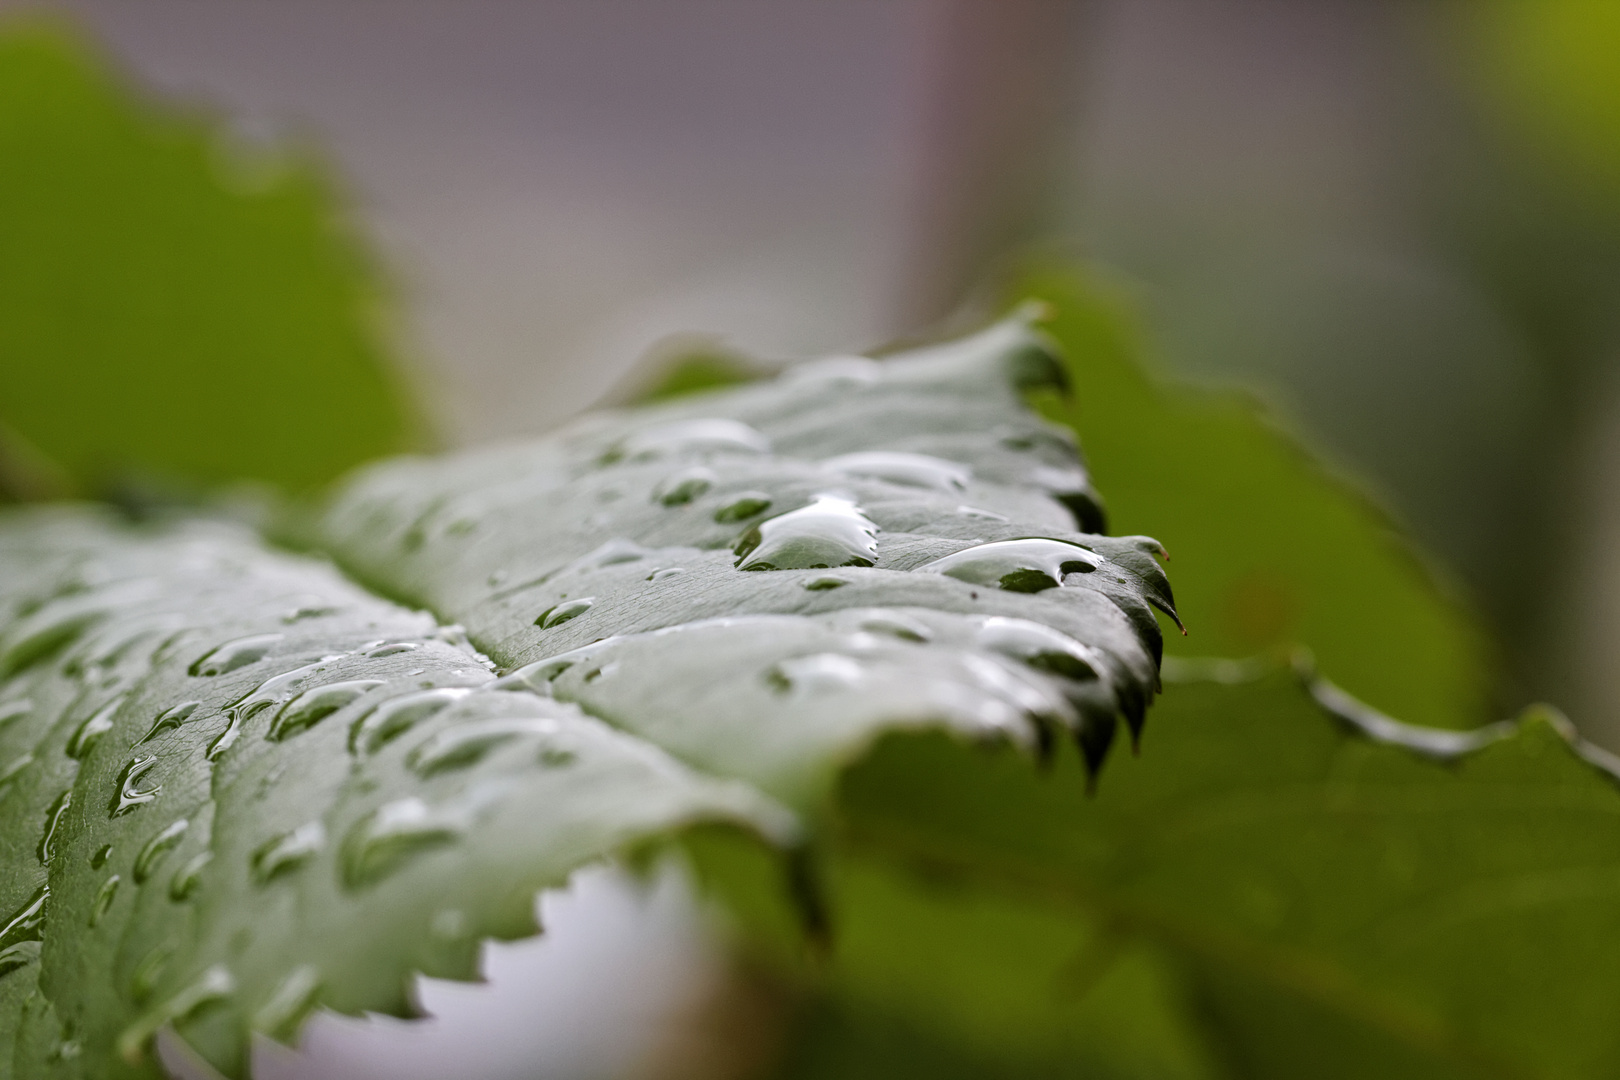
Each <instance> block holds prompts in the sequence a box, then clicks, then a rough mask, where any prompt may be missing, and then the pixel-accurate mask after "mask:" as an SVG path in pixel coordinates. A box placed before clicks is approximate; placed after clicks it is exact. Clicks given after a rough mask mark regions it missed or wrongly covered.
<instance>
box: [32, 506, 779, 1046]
mask: <svg viewBox="0 0 1620 1080" xmlns="http://www.w3.org/2000/svg"><path fill="white" fill-rule="evenodd" d="M0 612H3V622H4V628H3V630H0V668H4V669H5V670H6V671H7V673H8V677H7V679H6V680H5V682H4V683H3V685H0V701H3V702H4V712H3V713H0V715H5V716H7V717H8V719H7V721H6V722H5V723H4V724H3V726H0V762H4V763H5V765H4V771H5V780H4V789H3V791H0V860H3V862H0V865H3V866H4V873H3V874H0V913H3V914H0V918H3V919H4V923H3V927H0V1060H3V1061H5V1062H6V1066H7V1068H6V1071H7V1073H8V1075H19V1076H38V1075H50V1074H57V1073H59V1074H61V1075H64V1076H79V1075H84V1076H111V1075H151V1074H152V1073H153V1070H154V1069H155V1065H153V1064H152V1062H151V1059H150V1057H149V1055H148V1052H147V1047H148V1043H149V1040H150V1039H151V1037H152V1035H153V1033H154V1032H155V1031H156V1030H157V1028H158V1027H160V1026H162V1025H164V1024H170V1023H172V1024H174V1025H175V1026H176V1027H177V1029H178V1031H179V1032H180V1034H181V1036H182V1037H183V1038H184V1039H185V1040H186V1041H188V1042H189V1043H191V1044H192V1045H193V1046H194V1047H196V1048H197V1049H199V1050H200V1051H201V1052H202V1053H204V1054H205V1055H206V1056H207V1057H208V1058H209V1059H211V1060H212V1061H214V1062H215V1063H216V1064H217V1065H219V1066H220V1067H221V1068H222V1069H224V1070H226V1071H227V1072H230V1073H232V1074H235V1075H240V1073H241V1071H242V1068H243V1066H244V1064H245V1054H246V1048H247V1040H248V1035H249V1032H250V1031H254V1030H257V1031H262V1032H265V1033H267V1034H270V1035H272V1036H274V1037H277V1038H290V1037H291V1036H293V1035H294V1034H295V1033H296V1031H297V1028H298V1026H299V1024H300V1023H301V1022H302V1020H303V1018H304V1016H305V1015H307V1013H308V1012H309V1011H310V1010H312V1009H314V1008H316V1007H317V1006H322V1005H325V1006H328V1007H332V1008H336V1009H341V1010H345V1011H349V1012H357V1011H361V1010H374V1011H385V1012H393V1013H400V1014H406V1013H408V1012H409V1011H410V1010H409V1003H408V1000H407V998H406V991H407V987H408V982H409V976H410V975H411V973H413V972H416V971H422V972H427V973H433V974H438V975H443V976H447V977H452V978H470V977H473V976H474V975H475V974H476V971H477V949H478V943H479V941H480V940H481V939H483V938H485V937H490V936H494V937H502V938H510V937H517V936H523V935H527V934H531V933H534V932H535V931H536V929H537V928H536V926H535V924H534V914H533V912H534V906H533V897H534V894H535V892H536V891H537V890H538V889H540V888H544V887H548V886H554V885H558V884H561V883H562V882H563V881H565V880H566V878H567V875H568V874H569V873H570V872H571V871H572V870H573V869H575V868H577V867H579V866H580V865H582V864H584V863H587V862H589V861H591V860H594V859H600V858H603V857H606V856H610V855H614V854H620V853H624V852H626V851H627V850H630V849H633V848H635V847H637V846H638V845H641V844H644V843H647V842H650V841H652V840H654V839H656V838H658V837H660V836H664V835H666V834H669V833H671V832H674V831H679V830H681V829H683V828H685V827H687V826H689V825H692V824H694V823H698V822H704V821H714V822H728V823H731V824H734V825H736V826H738V827H740V828H742V829H745V830H753V831H754V832H756V833H759V834H761V835H763V836H765V837H767V838H769V841H770V842H775V843H788V842H790V841H791V840H792V838H793V835H794V830H795V829H796V828H797V826H796V824H795V823H794V821H793V819H792V817H791V816H790V815H789V814H788V813H787V811H785V810H783V809H782V808H780V807H778V806H775V805H774V804H772V803H771V802H770V801H769V800H768V799H766V798H765V797H763V796H761V795H759V794H758V793H757V792H755V791H754V790H752V789H750V788H748V787H746V786H745V785H742V784H739V783H735V782H728V781H724V780H720V779H715V778H708V777H703V776H700V775H699V774H697V773H694V772H693V771H691V770H690V769H688V768H686V767H684V766H682V765H680V764H679V763H677V762H676V761H675V760H673V759H672V758H670V757H669V756H668V755H667V754H665V753H663V752H661V751H659V750H657V749H656V748H655V747H653V746H651V745H649V744H647V743H645V742H641V741H639V740H635V739H632V738H628V737H626V736H625V735H623V734H620V733H618V732H615V731H613V730H611V729H610V728H608V727H607V726H606V725H604V724H602V723H601V722H600V721H597V720H594V719H592V718H589V717H587V716H585V715H584V714H582V713H581V712H580V710H579V709H578V708H576V707H574V706H569V705H564V704H562V703H560V702H557V701H555V700H550V699H546V698H542V697H539V696H537V695H534V694H531V693H526V692H523V691H521V690H513V689H511V688H509V687H502V688H497V686H496V678H495V675H494V674H493V673H492V672H491V671H490V670H489V665H488V662H487V661H486V660H484V659H483V658H482V657H481V656H479V655H478V654H477V653H475V652H474V651H473V650H472V649H471V648H470V647H468V646H467V645H466V644H465V641H464V639H462V638H461V637H460V636H459V631H455V630H450V629H446V628H441V627H440V626H439V625H438V624H437V623H436V622H434V620H433V619H432V618H431V617H428V616H425V615H423V614H421V613H419V612H413V611H408V610H405V609H403V608H400V607H398V606H396V605H393V604H391V603H388V602H387V601H383V600H379V599H377V598H376V597H374V596H371V595H369V594H367V593H365V592H364V591H362V590H360V589H358V588H356V587H355V586H353V585H351V584H350V583H348V582H346V581H345V580H343V579H342V578H341V577H340V576H339V575H337V574H336V573H334V572H333V571H332V569H331V568H330V567H329V566H327V565H325V564H323V563H320V562H318V561H313V560H308V559H304V558H297V557H290V556H287V555H285V554H277V553H274V552H272V551H270V550H268V549H266V548H265V547H264V546H262V544H261V543H259V542H258V541H257V540H256V539H255V538H253V537H252V536H250V535H248V534H246V533H245V532H243V531H242V530H241V529H239V528H237V527H233V526H229V525H224V524H211V523H206V522H190V523H186V522H180V523H173V524H151V525H144V526H134V525H129V524H127V523H122V522H119V521H118V520H116V519H115V518H113V517H111V516H109V515H107V514H104V513H100V512H97V511H95V510H91V509H86V508H61V509H59V510H50V511H46V510H38V511H32V512H22V511H13V512H10V513H9V514H6V515H4V516H0ZM42 641H45V642H48V644H45V645H42V644H40V642H42ZM475 733H476V735H475ZM497 736H498V737H497ZM64 1047H69V1048H70V1051H64V1049H63V1048H64Z"/></svg>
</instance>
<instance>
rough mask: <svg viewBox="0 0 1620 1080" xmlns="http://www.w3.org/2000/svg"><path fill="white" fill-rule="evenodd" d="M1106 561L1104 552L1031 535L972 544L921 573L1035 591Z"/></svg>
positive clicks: (922, 570) (1050, 586) (1091, 569)
mask: <svg viewBox="0 0 1620 1080" xmlns="http://www.w3.org/2000/svg"><path fill="white" fill-rule="evenodd" d="M1102 563H1103V559H1102V557H1101V556H1100V555H1097V554H1095V553H1093V552H1090V551H1087V550H1086V549H1085V548H1083V547H1080V546H1079V545H1077V544H1069V543H1065V542H1064V541H1062V540H1048V539H1046V538H1044V537H1031V538H1028V539H1024V540H997V541H996V542H994V543H990V544H980V545H978V546H977V547H970V548H968V549H966V550H964V551H958V552H957V553H956V554H954V555H947V556H945V557H944V558H943V559H935V560H934V561H933V562H931V563H928V564H926V565H924V566H919V567H917V572H918V573H920V574H944V575H945V576H946V577H953V578H956V579H957V580H959V581H966V582H970V583H972V584H974V585H993V586H995V587H997V588H1001V589H1007V590H1009V591H1011V592H1031V593H1032V592H1040V591H1042V590H1043V589H1053V588H1056V587H1057V586H1059V585H1061V584H1062V583H1063V576H1064V575H1065V574H1089V573H1091V572H1092V571H1093V570H1095V569H1097V567H1099V566H1101V565H1102Z"/></svg>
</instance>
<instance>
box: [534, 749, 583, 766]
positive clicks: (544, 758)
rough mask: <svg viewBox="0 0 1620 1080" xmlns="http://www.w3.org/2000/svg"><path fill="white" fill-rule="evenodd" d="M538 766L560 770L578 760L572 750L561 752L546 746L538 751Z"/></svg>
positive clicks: (561, 750)
mask: <svg viewBox="0 0 1620 1080" xmlns="http://www.w3.org/2000/svg"><path fill="white" fill-rule="evenodd" d="M539 760H540V764H541V765H542V766H543V767H544V768H547V769H561V768H565V767H566V766H569V765H572V764H573V763H574V762H576V761H578V760H579V756H578V755H577V754H575V753H574V752H573V751H572V750H563V749H559V748H558V747H555V746H548V747H546V748H545V749H544V750H541V751H540V759H539Z"/></svg>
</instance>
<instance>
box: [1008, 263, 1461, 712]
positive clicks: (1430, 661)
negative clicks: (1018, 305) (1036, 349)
mask: <svg viewBox="0 0 1620 1080" xmlns="http://www.w3.org/2000/svg"><path fill="white" fill-rule="evenodd" d="M1017 295H1018V296H1020V297H1023V296H1031V295H1032V296H1037V297H1040V298H1041V299H1044V300H1046V301H1047V302H1048V303H1050V304H1051V305H1052V308H1053V319H1052V321H1051V322H1050V323H1049V324H1048V325H1047V330H1048V331H1049V332H1050V333H1051V334H1052V335H1053V336H1054V337H1055V338H1057V339H1058V340H1059V341H1060V342H1061V343H1062V344H1063V346H1064V350H1065V352H1066V353H1067V354H1068V358H1069V364H1070V368H1071V373H1072V376H1073V382H1074V385H1075V388H1076V391H1075V394H1074V396H1073V398H1072V399H1071V400H1068V401H1065V400H1063V399H1059V398H1057V397H1050V398H1048V399H1046V400H1045V411H1046V412H1047V415H1048V416H1050V417H1051V418H1053V419H1057V420H1061V421H1063V422H1065V423H1067V424H1069V425H1070V426H1072V427H1073V428H1074V429H1075V431H1076V432H1077V433H1078V434H1079V436H1080V439H1081V445H1082V446H1083V447H1084V448H1085V451H1086V455H1087V458H1088V461H1089V462H1090V463H1091V465H1092V472H1093V474H1094V475H1095V476H1096V478H1097V486H1098V488H1099V489H1100V490H1101V491H1102V492H1103V493H1104V495H1105V496H1106V498H1107V500H1108V508H1109V520H1110V525H1111V527H1112V528H1113V529H1114V531H1116V532H1119V533H1126V534H1129V533H1136V532H1142V533H1147V534H1149V535H1153V536H1156V537H1158V538H1159V539H1160V540H1161V541H1162V542H1163V543H1164V544H1165V546H1166V547H1167V548H1168V549H1169V551H1170V553H1171V555H1172V556H1173V558H1174V563H1173V564H1172V565H1173V568H1174V571H1175V582H1176V595H1177V597H1178V599H1179V600H1180V602H1181V608H1182V612H1183V614H1184V615H1185V617H1186V619H1187V623H1188V627H1189V630H1190V636H1188V637H1186V638H1182V637H1180V636H1178V635H1175V634H1172V635H1170V636H1169V638H1168V639H1167V641H1166V648H1167V651H1168V652H1169V653H1170V654H1171V655H1175V654H1177V653H1180V654H1181V655H1195V656H1196V655H1203V656H1211V655H1222V656H1248V655H1251V654H1254V653H1258V652H1262V651H1265V650H1269V649H1276V648H1279V647H1290V646H1292V645H1295V644H1304V645H1307V646H1309V647H1310V648H1311V649H1312V650H1313V651H1314V652H1315V654H1316V656H1317V659H1318V662H1319V663H1320V665H1321V667H1322V670H1323V671H1324V672H1325V673H1326V674H1327V675H1328V676H1329V677H1331V678H1333V679H1334V680H1336V681H1338V682H1339V683H1341V684H1342V685H1344V686H1346V687H1347V688H1349V689H1350V690H1351V691H1352V692H1353V693H1355V694H1356V695H1357V696H1358V697H1361V698H1362V699H1364V700H1366V701H1368V702H1369V703H1371V704H1373V705H1375V706H1376V707H1378V708H1380V709H1382V710H1385V711H1387V712H1389V713H1391V714H1393V715H1395V716H1399V717H1401V718H1402V719H1403V720H1408V721H1410V722H1412V723H1420V724H1429V725H1434V726H1438V727H1471V726H1473V725H1475V724H1478V723H1480V722H1482V721H1484V720H1486V719H1489V718H1490V717H1489V716H1488V715H1487V713H1486V704H1487V695H1488V694H1489V693H1490V679H1489V677H1488V658H1489V652H1488V648H1489V647H1488V643H1487V641H1486V638H1485V636H1484V634H1483V633H1482V631H1481V630H1480V629H1479V628H1478V626H1477V625H1476V623H1475V622H1474V621H1473V619H1472V618H1471V617H1470V615H1469V614H1468V612H1466V611H1465V610H1464V608H1463V607H1462V606H1461V605H1460V604H1459V603H1458V602H1457V601H1456V600H1455V599H1454V598H1453V597H1452V596H1450V595H1449V594H1448V593H1447V592H1446V591H1445V590H1444V589H1443V588H1442V587H1441V585H1440V584H1439V583H1438V581H1437V579H1436V577H1435V575H1434V573H1433V572H1432V571H1431V569H1430V568H1429V567H1427V566H1425V565H1424V564H1423V562H1422V561H1420V559H1419V558H1418V556H1417V555H1416V554H1415V553H1414V550H1413V549H1412V548H1411V547H1410V546H1409V543H1408V542H1407V541H1406V540H1405V539H1404V538H1402V537H1401V536H1400V535H1399V534H1398V533H1397V531H1396V528H1395V526H1394V525H1393V523H1392V522H1391V521H1390V519H1389V518H1388V517H1387V516H1386V515H1385V514H1384V513H1383V512H1382V511H1381V510H1379V509H1378V507H1376V506H1375V505H1374V504H1373V503H1372V502H1371V501H1370V500H1368V499H1367V498H1365V497H1363V496H1362V495H1361V494H1360V493H1359V492H1358V491H1356V490H1355V489H1354V488H1352V487H1351V486H1349V485H1348V484H1347V483H1345V482H1343V481H1341V480H1339V479H1337V478H1335V477H1333V476H1331V475H1330V474H1329V473H1328V471H1327V470H1326V469H1325V468H1324V466H1323V465H1322V464H1321V463H1320V462H1319V461H1317V460H1316V459H1314V458H1312V457H1311V456H1310V455H1309V454H1308V453H1306V452H1305V451H1304V450H1303V449H1302V448H1301V447H1300V446H1299V445H1298V444H1297V443H1295V442H1294V441H1293V440H1292V439H1291V438H1289V437H1288V436H1287V435H1285V434H1284V433H1283V432H1282V431H1281V430H1280V429H1278V428H1276V427H1274V426H1272V425H1271V424H1270V423H1268V422H1267V421H1266V419H1265V417H1264V414H1263V412H1262V411H1261V410H1260V409H1259V408H1258V407H1257V405H1256V404H1254V403H1253V402H1251V401H1249V400H1246V399H1244V398H1241V397H1238V396H1235V395H1222V394H1214V393H1206V392H1200V391H1194V390H1192V389H1190V388H1178V387H1174V386H1170V385H1158V384H1156V382H1155V380H1154V379H1153V377H1152V376H1151V374H1150V373H1149V372H1148V371H1147V369H1146V368H1145V367H1144V366H1143V363H1142V352H1143V348H1142V345H1141V343H1140V338H1139V335H1138V334H1137V332H1136V329H1135V327H1134V324H1133V322H1132V320H1131V319H1130V317H1129V315H1128V307H1127V306H1126V304H1125V303H1124V302H1123V300H1122V298H1121V297H1120V296H1119V295H1118V294H1117V293H1116V292H1114V291H1111V290H1110V289H1109V288H1108V287H1107V286H1106V285H1105V284H1103V283H1102V282H1100V281H1099V280H1098V279H1096V278H1095V277H1091V276H1088V275H1086V274H1085V273H1083V272H1081V271H1079V270H1077V269H1075V268H1073V267H1062V266H1055V265H1054V266H1047V267H1046V268H1044V269H1037V270H1033V271H1031V272H1030V273H1029V274H1028V275H1027V276H1026V277H1025V278H1024V279H1023V280H1022V281H1020V282H1019V283H1018V289H1017Z"/></svg>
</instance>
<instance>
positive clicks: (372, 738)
mask: <svg viewBox="0 0 1620 1080" xmlns="http://www.w3.org/2000/svg"><path fill="white" fill-rule="evenodd" d="M470 693H472V691H471V690H469V689H467V688H466V687H463V686H441V687H437V688H435V689H432V690H418V691H416V692H415V693H410V694H403V695H401V696H400V697H397V698H392V699H390V700H388V701H384V702H382V703H381V704H379V705H377V706H376V707H375V708H373V709H371V710H369V711H368V712H366V713H365V715H363V716H361V717H360V718H359V719H357V720H356V721H355V722H354V726H353V727H351V728H350V729H349V750H350V751H351V752H353V753H365V754H375V753H376V752H377V751H378V750H381V749H382V748H383V747H384V746H385V745H387V744H388V743H390V742H392V741H393V740H394V739H396V738H398V737H399V736H401V735H403V734H405V732H407V731H409V730H410V729H411V728H412V727H414V726H416V725H417V724H419V723H421V722H422V721H423V720H426V719H427V718H428V717H430V716H432V715H433V714H434V713H437V712H439V711H440V710H441V709H444V708H448V707H449V706H450V705H451V704H453V703H455V702H457V701H460V700H461V699H462V698H464V697H466V696H467V695H468V694H470Z"/></svg>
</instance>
